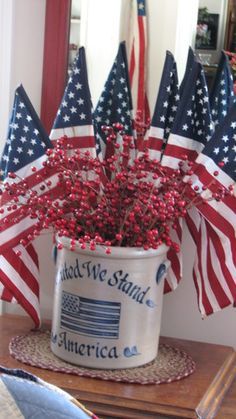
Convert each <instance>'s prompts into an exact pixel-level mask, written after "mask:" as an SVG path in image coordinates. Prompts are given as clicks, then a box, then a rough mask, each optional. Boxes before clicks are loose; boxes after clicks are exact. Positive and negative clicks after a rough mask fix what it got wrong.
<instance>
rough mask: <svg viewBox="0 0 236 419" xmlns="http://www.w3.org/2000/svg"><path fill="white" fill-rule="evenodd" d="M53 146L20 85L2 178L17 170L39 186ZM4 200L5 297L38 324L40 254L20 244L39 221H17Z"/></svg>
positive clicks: (1, 260)
mask: <svg viewBox="0 0 236 419" xmlns="http://www.w3.org/2000/svg"><path fill="white" fill-rule="evenodd" d="M49 147H51V142H50V140H49V138H48V137H47V134H46V133H45V131H44V129H43V127H42V126H41V123H40V121H39V119H38V116H37V114H36V112H35V110H34V108H33V106H32V104H31V102H30V100H29V98H28V96H27V95H26V92H25V90H24V88H23V86H19V87H18V88H17V89H16V92H15V99H14V105H13V110H12V115H11V119H10V126H9V132H8V138H7V141H6V145H5V148H4V151H3V155H2V159H1V174H2V177H3V178H4V179H5V180H6V181H7V180H8V178H7V176H8V172H15V174H16V175H17V176H19V178H17V179H16V181H20V179H22V178H23V179H24V182H27V183H29V185H31V186H34V185H36V184H37V183H38V182H39V181H38V179H37V175H38V174H39V173H40V172H41V170H43V169H42V162H43V161H44V159H45V151H46V149H47V148H49ZM31 166H35V167H36V168H37V171H36V172H34V173H32V171H31ZM18 179H19V180H18ZM8 199H10V198H9V197H8ZM2 203H3V204H4V205H3V208H5V212H4V213H3V214H2V216H1V230H0V249H1V250H0V281H1V282H2V285H3V287H2V290H1V298H2V299H3V300H5V301H11V302H18V303H19V304H20V305H21V306H22V307H23V308H24V309H25V310H26V312H27V313H28V314H29V315H30V316H31V317H32V319H33V321H34V322H35V326H36V327H38V326H39V325H40V311H39V269H38V257H37V253H36V251H35V249H34V246H33V245H32V244H29V245H28V246H27V247H26V248H25V247H23V245H21V244H18V245H17V243H18V242H19V241H20V239H21V238H25V237H26V236H27V234H28V233H29V232H30V230H31V229H32V227H33V224H34V223H35V220H34V221H33V220H30V219H28V218H24V217H23V218H21V219H20V218H19V222H15V221H14V220H15V219H16V218H15V217H19V208H18V207H17V208H16V209H15V210H12V211H11V212H8V211H6V207H7V206H8V205H9V204H8V203H7V202H5V201H4V196H2ZM5 221H7V222H6V223H5Z"/></svg>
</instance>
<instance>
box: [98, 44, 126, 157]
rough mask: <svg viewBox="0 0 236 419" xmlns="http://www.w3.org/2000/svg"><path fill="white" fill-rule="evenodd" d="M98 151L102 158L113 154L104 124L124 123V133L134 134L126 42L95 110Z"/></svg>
mask: <svg viewBox="0 0 236 419" xmlns="http://www.w3.org/2000/svg"><path fill="white" fill-rule="evenodd" d="M94 122H95V132H96V142H97V153H98V155H102V158H104V157H106V158H107V157H109V156H110V155H111V154H113V147H111V148H110V147H109V146H107V144H106V134H105V133H104V132H103V131H102V126H103V125H112V124H113V123H116V122H119V123H121V124H123V126H124V129H123V132H124V134H127V135H130V136H132V134H133V119H132V99H131V93H130V85H129V76H128V66H127V57H126V48H125V43H124V42H122V43H121V44H120V46H119V49H118V53H117V56H116V59H115V61H114V64H113V66H112V68H111V71H110V73H109V76H108V78H107V81H106V83H105V86H104V89H103V92H102V94H101V96H100V99H99V101H98V104H97V107H96V109H95V112H94Z"/></svg>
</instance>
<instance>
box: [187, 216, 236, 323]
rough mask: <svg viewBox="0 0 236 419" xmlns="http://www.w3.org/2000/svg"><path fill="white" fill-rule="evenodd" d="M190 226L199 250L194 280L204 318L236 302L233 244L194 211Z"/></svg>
mask: <svg viewBox="0 0 236 419" xmlns="http://www.w3.org/2000/svg"><path fill="white" fill-rule="evenodd" d="M186 221H187V225H188V228H189V230H190V232H191V235H192V238H193V240H194V243H195V246H196V256H195V261H194V267H193V278H194V283H195V287H196V291H197V296H198V306H199V310H200V312H201V314H202V316H203V317H205V316H207V315H209V314H212V313H215V312H217V311H219V310H221V309H223V308H224V307H227V306H229V305H232V304H233V303H234V302H235V299H236V287H235V278H236V271H235V265H234V264H233V263H232V258H231V243H230V240H229V239H227V237H224V236H223V235H222V233H221V232H220V231H218V230H216V229H215V227H214V228H213V227H212V225H211V223H209V222H208V221H207V220H205V219H204V217H203V216H202V215H201V214H200V213H199V212H198V211H197V209H196V208H193V209H191V210H190V211H189V213H188V218H187V220H186Z"/></svg>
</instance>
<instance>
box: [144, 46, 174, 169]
mask: <svg viewBox="0 0 236 419" xmlns="http://www.w3.org/2000/svg"><path fill="white" fill-rule="evenodd" d="M178 102H179V88H178V74H177V67H176V62H175V60H174V57H173V55H172V54H171V52H169V51H167V52H166V58H165V63H164V67H163V71H162V77H161V82H160V87H159V92H158V96H157V100H156V105H155V108H154V113H153V117H152V122H151V126H150V130H149V134H148V148H149V154H150V158H153V159H157V160H159V161H160V160H161V155H162V152H163V149H164V146H165V144H166V141H167V140H168V137H169V134H170V132H171V129H172V126H173V123H174V120H175V115H176V112H177V107H178Z"/></svg>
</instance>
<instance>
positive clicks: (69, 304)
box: [60, 291, 121, 339]
mask: <svg viewBox="0 0 236 419" xmlns="http://www.w3.org/2000/svg"><path fill="white" fill-rule="evenodd" d="M120 312H121V303H117V302H113V301H104V300H95V299H92V298H85V297H79V296H78V295H75V294H71V293H68V292H65V291H63V292H62V301H61V323H60V325H61V328H62V329H65V330H68V331H70V332H73V333H76V334H78V335H83V336H90V337H99V338H104V339H118V338H119V326H120Z"/></svg>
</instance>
